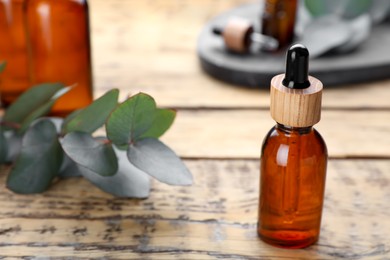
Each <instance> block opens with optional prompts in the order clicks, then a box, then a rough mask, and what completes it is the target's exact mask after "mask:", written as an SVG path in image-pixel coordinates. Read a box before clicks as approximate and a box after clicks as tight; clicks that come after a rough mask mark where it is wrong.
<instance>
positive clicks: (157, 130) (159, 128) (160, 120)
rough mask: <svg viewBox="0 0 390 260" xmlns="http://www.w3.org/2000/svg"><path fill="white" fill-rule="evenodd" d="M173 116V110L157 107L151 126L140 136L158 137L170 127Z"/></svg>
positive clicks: (174, 113)
mask: <svg viewBox="0 0 390 260" xmlns="http://www.w3.org/2000/svg"><path fill="white" fill-rule="evenodd" d="M175 117H176V111H175V110H173V109H162V108H158V109H157V110H156V115H155V119H154V121H153V124H152V126H151V127H150V128H149V129H148V130H147V131H146V133H144V134H143V135H142V136H141V137H142V138H146V137H154V138H159V137H160V136H162V135H163V134H164V133H165V132H166V131H167V130H168V129H169V128H170V127H171V125H172V124H173V121H174V120H175Z"/></svg>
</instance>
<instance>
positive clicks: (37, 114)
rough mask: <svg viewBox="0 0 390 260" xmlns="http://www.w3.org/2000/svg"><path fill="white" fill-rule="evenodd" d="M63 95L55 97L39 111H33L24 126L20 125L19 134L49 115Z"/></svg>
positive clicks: (24, 121) (23, 123)
mask: <svg viewBox="0 0 390 260" xmlns="http://www.w3.org/2000/svg"><path fill="white" fill-rule="evenodd" d="M65 93H66V92H64V91H61V95H63V94H65ZM61 95H55V96H54V97H53V99H51V100H49V101H48V102H47V103H45V104H43V105H42V106H40V107H38V108H37V109H35V110H34V111H32V112H31V113H30V114H29V115H28V116H27V117H26V118H25V119H24V120H23V122H22V124H21V125H20V128H19V130H18V132H19V133H21V134H22V133H24V132H25V131H26V130H27V128H28V127H29V126H30V125H31V123H32V122H33V121H34V120H35V119H37V118H39V117H41V116H44V115H46V114H48V113H49V112H50V110H51V108H52V107H53V106H54V104H55V103H56V101H57V99H58V98H59V97H60V96H61Z"/></svg>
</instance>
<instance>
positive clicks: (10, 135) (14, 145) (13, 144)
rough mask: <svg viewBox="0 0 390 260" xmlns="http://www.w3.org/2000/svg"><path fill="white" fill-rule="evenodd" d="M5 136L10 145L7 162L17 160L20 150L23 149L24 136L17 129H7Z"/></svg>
mask: <svg viewBox="0 0 390 260" xmlns="http://www.w3.org/2000/svg"><path fill="white" fill-rule="evenodd" d="M4 136H5V140H6V142H7V146H8V153H7V158H6V161H5V162H6V163H12V162H15V161H16V159H17V157H18V156H19V154H20V150H21V149H22V137H23V136H21V135H19V134H17V133H16V132H15V131H5V132H4Z"/></svg>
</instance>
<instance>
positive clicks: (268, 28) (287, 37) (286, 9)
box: [260, 0, 297, 49]
mask: <svg viewBox="0 0 390 260" xmlns="http://www.w3.org/2000/svg"><path fill="white" fill-rule="evenodd" d="M296 11H297V0H265V1H264V9H263V13H262V15H261V19H260V20H261V33H262V34H264V35H268V36H271V37H273V38H275V39H277V40H278V42H279V49H281V48H283V47H285V46H287V45H289V44H290V43H292V41H293V39H294V26H295V16H296Z"/></svg>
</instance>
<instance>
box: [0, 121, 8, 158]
mask: <svg viewBox="0 0 390 260" xmlns="http://www.w3.org/2000/svg"><path fill="white" fill-rule="evenodd" d="M7 155H8V144H7V140H6V139H5V136H4V131H3V127H2V126H0V164H3V163H5V162H6V161H7Z"/></svg>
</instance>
